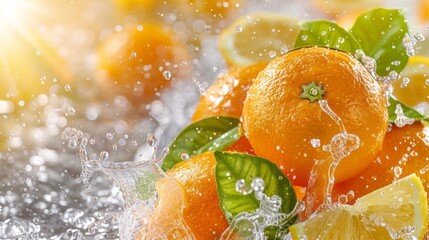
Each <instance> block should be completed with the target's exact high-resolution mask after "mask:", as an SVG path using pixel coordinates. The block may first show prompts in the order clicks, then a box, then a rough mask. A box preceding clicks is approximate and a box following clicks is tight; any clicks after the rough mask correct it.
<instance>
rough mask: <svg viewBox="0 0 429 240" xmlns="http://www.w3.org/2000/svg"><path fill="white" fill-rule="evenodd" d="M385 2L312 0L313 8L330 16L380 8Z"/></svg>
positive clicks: (382, 0) (373, 0) (368, 0)
mask: <svg viewBox="0 0 429 240" xmlns="http://www.w3.org/2000/svg"><path fill="white" fill-rule="evenodd" d="M385 1H386V0H313V3H314V4H315V6H316V7H317V8H318V9H319V10H321V11H324V12H326V13H327V14H328V15H330V16H333V17H335V16H338V15H339V14H343V13H347V12H350V11H356V10H360V11H364V10H368V9H371V8H376V7H381V6H382V5H383V4H384V2H385Z"/></svg>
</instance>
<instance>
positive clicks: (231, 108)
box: [192, 63, 267, 122]
mask: <svg viewBox="0 0 429 240" xmlns="http://www.w3.org/2000/svg"><path fill="white" fill-rule="evenodd" d="M265 66H267V63H257V64H254V65H250V66H248V67H237V68H232V69H231V70H229V71H228V72H227V73H226V74H225V75H223V76H221V77H219V78H218V79H217V80H216V81H215V82H214V83H213V85H211V86H210V87H209V88H208V89H207V91H206V94H205V95H203V96H201V97H200V100H199V102H198V105H197V108H196V110H195V112H194V115H193V116H192V121H193V122H195V121H198V120H201V119H203V118H207V117H211V116H231V117H237V118H240V117H241V112H242V111H243V104H244V99H246V96H247V91H248V90H249V88H250V86H251V85H252V83H253V80H254V79H255V78H256V76H258V73H259V72H260V71H261V70H262V69H264V68H265Z"/></svg>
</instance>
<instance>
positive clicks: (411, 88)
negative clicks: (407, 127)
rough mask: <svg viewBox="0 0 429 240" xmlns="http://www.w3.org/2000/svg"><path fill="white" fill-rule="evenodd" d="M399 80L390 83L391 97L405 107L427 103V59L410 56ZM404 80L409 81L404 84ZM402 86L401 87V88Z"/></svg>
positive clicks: (428, 60)
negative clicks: (391, 88) (391, 86)
mask: <svg viewBox="0 0 429 240" xmlns="http://www.w3.org/2000/svg"><path fill="white" fill-rule="evenodd" d="M401 76H402V77H401V78H400V79H398V80H395V81H393V82H392V85H393V95H395V96H396V97H397V98H398V100H399V101H400V102H402V103H404V104H405V105H407V106H410V107H412V106H415V105H417V104H419V103H421V102H429V81H428V83H426V80H427V79H429V58H428V57H424V56H411V57H410V59H409V61H408V64H407V66H406V67H405V69H404V70H403V71H402V73H401ZM404 78H408V79H409V83H408V84H404V83H405V82H404ZM401 85H402V86H401Z"/></svg>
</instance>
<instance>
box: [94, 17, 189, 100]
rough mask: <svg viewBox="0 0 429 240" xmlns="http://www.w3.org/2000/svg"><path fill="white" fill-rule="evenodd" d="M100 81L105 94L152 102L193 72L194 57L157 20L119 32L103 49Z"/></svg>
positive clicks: (100, 59)
mask: <svg viewBox="0 0 429 240" xmlns="http://www.w3.org/2000/svg"><path fill="white" fill-rule="evenodd" d="M98 58H99V64H98V68H99V71H98V74H97V76H98V78H97V79H98V80H99V83H100V86H101V87H102V89H103V94H107V95H109V97H110V95H124V96H126V97H127V98H128V99H129V100H131V101H132V102H134V103H135V104H139V103H142V102H148V101H150V100H152V99H154V98H155V97H156V94H157V93H158V94H159V91H160V90H161V89H163V88H164V87H167V86H169V85H170V83H171V81H173V80H175V79H181V78H184V77H185V76H187V74H189V73H190V63H188V61H189V59H190V56H189V53H188V51H187V49H186V47H185V45H184V44H183V43H182V42H180V41H179V39H177V38H176V37H175V35H174V34H173V33H172V32H170V31H168V30H165V29H164V27H163V26H161V25H157V24H155V23H144V24H140V25H136V26H134V27H132V28H130V29H126V30H124V31H122V32H118V33H116V34H115V35H114V36H113V37H112V38H111V39H109V40H108V41H107V42H106V43H104V44H103V45H102V47H101V49H100V51H99V56H98Z"/></svg>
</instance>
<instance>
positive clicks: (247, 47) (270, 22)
mask: <svg viewBox="0 0 429 240" xmlns="http://www.w3.org/2000/svg"><path fill="white" fill-rule="evenodd" d="M298 32H299V26H298V20H297V19H294V18H290V17H288V16H285V15H280V14H273V13H255V14H252V15H249V16H245V17H242V18H239V19H238V20H236V21H235V22H234V23H232V24H231V25H230V26H229V27H227V28H226V29H225V30H224V31H223V32H222V33H221V34H220V36H219V48H220V51H221V53H222V55H223V57H224V58H225V60H226V61H227V62H228V64H230V65H235V66H246V65H250V64H254V63H258V62H267V61H270V60H272V59H273V58H274V57H276V56H279V55H281V54H283V53H286V52H287V50H288V49H291V48H292V47H293V45H294V42H295V39H296V37H297V36H298Z"/></svg>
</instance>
